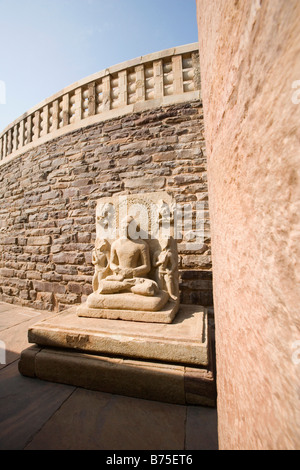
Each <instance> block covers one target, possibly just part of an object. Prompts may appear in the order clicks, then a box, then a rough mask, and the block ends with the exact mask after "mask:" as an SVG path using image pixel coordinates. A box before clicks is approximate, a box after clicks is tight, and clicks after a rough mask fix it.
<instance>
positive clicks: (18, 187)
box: [0, 100, 212, 310]
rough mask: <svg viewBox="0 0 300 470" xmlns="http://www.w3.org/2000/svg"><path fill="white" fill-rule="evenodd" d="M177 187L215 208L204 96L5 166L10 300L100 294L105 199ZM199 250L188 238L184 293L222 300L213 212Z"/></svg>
mask: <svg viewBox="0 0 300 470" xmlns="http://www.w3.org/2000/svg"><path fill="white" fill-rule="evenodd" d="M162 189H164V190H167V191H169V192H170V193H172V194H173V195H174V197H175V199H176V201H177V202H179V203H193V204H195V203H196V201H198V200H199V201H204V203H205V206H206V210H207V211H208V196H207V182H206V154H205V143H204V136H203V115H202V104H201V102H200V101H199V100H198V101H195V102H192V103H185V104H181V105H180V104H179V105H173V106H169V107H164V108H158V109H153V110H151V111H145V112H141V113H135V114H133V115H128V116H123V117H120V118H116V119H113V120H110V121H106V122H102V123H99V124H95V125H93V126H90V127H87V128H84V129H80V130H77V131H74V132H72V133H69V134H67V135H65V136H62V137H59V138H57V139H55V140H52V141H49V142H47V143H45V144H43V145H40V146H38V147H36V148H34V149H33V150H31V151H29V152H27V153H25V154H23V155H21V156H19V157H17V158H15V159H13V160H12V161H10V162H8V163H6V164H3V165H2V166H1V172H0V300H2V301H5V302H11V303H18V304H22V305H27V306H32V307H35V308H39V309H48V310H62V309H64V308H66V307H67V306H69V305H71V304H76V303H80V302H82V301H84V299H85V298H86V296H87V295H88V294H89V293H91V291H92V288H91V281H92V274H93V270H94V269H93V266H92V263H91V251H92V248H93V243H94V239H95V206H96V201H97V200H98V199H100V198H101V197H104V196H110V195H113V194H114V195H115V194H130V193H133V192H150V191H155V190H162ZM206 217H207V222H206V236H207V238H206V240H205V243H204V244H203V246H202V247H201V249H200V250H198V252H194V253H191V252H185V250H184V245H180V248H179V253H180V276H181V300H182V302H185V303H194V304H201V305H206V306H210V305H212V287H211V284H212V273H211V257H210V235H209V220H208V213H207V214H206Z"/></svg>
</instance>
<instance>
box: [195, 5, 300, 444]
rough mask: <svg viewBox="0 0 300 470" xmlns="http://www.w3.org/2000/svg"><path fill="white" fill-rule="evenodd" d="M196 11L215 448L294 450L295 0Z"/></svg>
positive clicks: (299, 26)
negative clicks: (204, 149) (205, 160)
mask: <svg viewBox="0 0 300 470" xmlns="http://www.w3.org/2000/svg"><path fill="white" fill-rule="evenodd" d="M197 6H198V24H199V40H200V44H199V46H200V64H201V78H202V90H203V106H204V117H205V135H206V144H207V153H208V186H209V196H210V214H211V223H212V258H213V270H214V304H215V321H216V348H217V371H218V377H217V388H218V421H219V443H220V448H221V449H297V448H298V449H299V446H300V407H299V373H300V369H299V367H300V364H299V344H300V342H299V340H300V323H299V304H300V289H299V277H300V276H299V274H300V269H299V259H300V257H299V226H300V221H299V214H300V207H299V200H300V191H299V169H300V168H299V166H300V158H299V141H300V134H299V122H300V105H299V104H297V101H298V102H299V100H297V99H293V95H294V94H295V90H294V89H293V87H292V85H293V83H294V81H295V80H299V79H300V63H299V37H300V23H299V16H300V2H299V1H297V0H289V1H281V0H269V1H268V0H266V1H254V0H253V1H250V0H249V1H243V2H242V1H228V0H214V1H208V0H198V1H197ZM297 345H298V352H297Z"/></svg>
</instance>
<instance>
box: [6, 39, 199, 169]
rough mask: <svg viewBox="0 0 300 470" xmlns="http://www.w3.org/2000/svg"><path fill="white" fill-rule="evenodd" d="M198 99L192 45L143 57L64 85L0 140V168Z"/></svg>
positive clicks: (195, 55) (194, 46) (195, 56)
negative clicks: (88, 130) (93, 130)
mask: <svg viewBox="0 0 300 470" xmlns="http://www.w3.org/2000/svg"><path fill="white" fill-rule="evenodd" d="M199 98H200V71H199V54H198V43H194V44H188V45H186V46H180V47H176V48H173V49H167V50H164V51H161V52H157V53H153V54H149V55H147V56H144V57H140V58H137V59H133V60H130V61H127V62H123V63H122V64H119V65H116V66H113V67H110V68H108V69H106V70H103V71H101V72H98V73H96V74H94V75H90V76H89V77H87V78H85V79H83V80H81V81H79V82H76V83H74V84H73V85H70V86H69V87H67V88H65V89H63V90H62V91H60V92H59V93H56V94H55V95H53V96H51V97H50V98H48V99H46V100H45V101H43V102H42V103H40V104H39V105H37V106H35V107H34V108H32V109H30V110H29V111H28V112H27V113H25V114H23V116H21V117H20V118H18V119H16V120H15V121H14V122H13V123H12V124H10V125H9V126H8V127H7V128H6V129H4V131H3V132H2V133H1V134H0V164H1V163H2V164H3V163H5V162H7V161H8V160H11V159H12V158H14V157H16V156H18V155H20V154H22V153H24V152H26V151H27V150H30V149H31V148H33V147H35V146H37V145H40V144H42V143H44V142H47V141H49V140H51V139H54V138H56V137H59V136H61V135H63V134H65V133H67V132H71V131H73V130H76V129H79V128H82V127H86V126H88V125H92V124H95V123H97V122H100V121H103V120H107V119H113V118H114V117H118V116H121V115H125V114H130V113H133V112H139V111H144V110H146V109H151V108H155V107H158V106H165V105H168V104H174V103H177V102H178V103H179V102H182V101H191V100H194V99H199Z"/></svg>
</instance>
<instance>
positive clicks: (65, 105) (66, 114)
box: [63, 93, 70, 126]
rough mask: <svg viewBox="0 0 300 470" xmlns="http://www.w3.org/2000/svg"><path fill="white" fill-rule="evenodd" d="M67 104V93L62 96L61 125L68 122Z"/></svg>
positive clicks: (68, 104)
mask: <svg viewBox="0 0 300 470" xmlns="http://www.w3.org/2000/svg"><path fill="white" fill-rule="evenodd" d="M69 106H70V100H69V93H67V94H66V95H64V96H63V126H67V125H68V124H69V117H70V114H69Z"/></svg>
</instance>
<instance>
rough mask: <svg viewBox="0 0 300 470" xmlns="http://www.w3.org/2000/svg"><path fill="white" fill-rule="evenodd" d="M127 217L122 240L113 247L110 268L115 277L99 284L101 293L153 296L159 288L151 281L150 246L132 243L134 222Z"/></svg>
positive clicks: (112, 275) (115, 242) (113, 244)
mask: <svg viewBox="0 0 300 470" xmlns="http://www.w3.org/2000/svg"><path fill="white" fill-rule="evenodd" d="M134 222H135V221H134V219H133V217H131V216H130V217H127V218H126V219H125V221H124V222H123V226H122V227H121V230H122V233H121V236H120V238H118V239H117V240H115V241H114V242H113V243H112V245H111V253H110V269H111V271H112V274H111V275H109V276H107V277H106V278H105V279H103V280H101V281H100V283H99V289H98V293H99V294H114V293H117V292H123V291H129V292H133V293H134V294H140V295H147V296H152V295H155V294H156V293H158V285H157V284H156V282H155V281H152V280H151V279H148V278H147V274H148V273H149V272H150V270H151V262H150V253H149V247H148V244H147V243H146V242H145V241H144V240H142V239H137V240H131V239H130V237H129V233H128V228H129V225H130V224H131V223H134Z"/></svg>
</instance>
